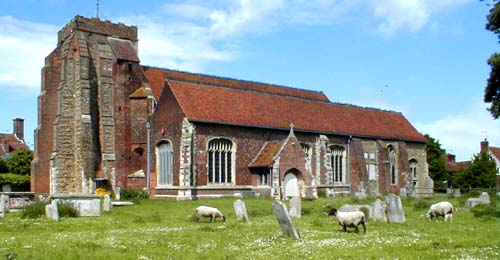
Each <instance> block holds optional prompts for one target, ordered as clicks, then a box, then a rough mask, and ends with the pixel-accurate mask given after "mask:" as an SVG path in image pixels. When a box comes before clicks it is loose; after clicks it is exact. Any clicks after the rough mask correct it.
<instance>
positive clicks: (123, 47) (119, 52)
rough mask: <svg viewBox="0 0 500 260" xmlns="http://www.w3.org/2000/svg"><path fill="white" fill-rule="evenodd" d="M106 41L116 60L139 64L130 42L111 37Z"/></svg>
mask: <svg viewBox="0 0 500 260" xmlns="http://www.w3.org/2000/svg"><path fill="white" fill-rule="evenodd" d="M108 41H109V44H110V45H111V48H112V49H113V52H114V53H115V56H116V58H117V59H119V60H126V61H133V62H140V60H139V57H137V51H136V50H135V48H134V47H133V46H132V42H131V41H129V40H123V39H118V38H112V37H108Z"/></svg>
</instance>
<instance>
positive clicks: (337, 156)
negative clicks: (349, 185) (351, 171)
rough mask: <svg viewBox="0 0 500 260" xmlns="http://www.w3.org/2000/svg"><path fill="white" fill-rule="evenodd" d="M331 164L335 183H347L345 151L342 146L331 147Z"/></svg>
mask: <svg viewBox="0 0 500 260" xmlns="http://www.w3.org/2000/svg"><path fill="white" fill-rule="evenodd" d="M330 152H331V155H330V164H331V166H332V175H333V182H334V183H345V182H346V177H345V163H346V162H345V160H346V155H345V149H344V147H342V146H340V145H332V146H330Z"/></svg>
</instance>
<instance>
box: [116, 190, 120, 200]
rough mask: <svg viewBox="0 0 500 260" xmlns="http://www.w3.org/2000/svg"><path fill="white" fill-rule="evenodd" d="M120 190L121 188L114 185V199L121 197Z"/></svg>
mask: <svg viewBox="0 0 500 260" xmlns="http://www.w3.org/2000/svg"><path fill="white" fill-rule="evenodd" d="M120 192H121V188H120V187H116V188H115V200H120V198H121V194H120Z"/></svg>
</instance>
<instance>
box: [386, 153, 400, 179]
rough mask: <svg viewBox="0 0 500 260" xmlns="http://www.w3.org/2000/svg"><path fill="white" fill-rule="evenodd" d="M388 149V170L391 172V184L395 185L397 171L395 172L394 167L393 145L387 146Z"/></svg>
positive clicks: (395, 168)
mask: <svg viewBox="0 0 500 260" xmlns="http://www.w3.org/2000/svg"><path fill="white" fill-rule="evenodd" d="M387 150H388V153H389V154H388V155H389V171H390V174H391V184H392V185H396V184H398V173H397V167H396V151H395V150H394V147H393V146H392V145H389V146H388V147H387Z"/></svg>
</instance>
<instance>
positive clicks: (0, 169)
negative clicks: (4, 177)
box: [0, 158, 9, 173]
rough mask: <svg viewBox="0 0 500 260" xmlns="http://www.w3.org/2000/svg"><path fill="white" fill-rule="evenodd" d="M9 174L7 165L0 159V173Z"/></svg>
mask: <svg viewBox="0 0 500 260" xmlns="http://www.w3.org/2000/svg"><path fill="white" fill-rule="evenodd" d="M7 172H9V168H7V163H6V162H5V161H4V160H3V159H2V158H0V173H7Z"/></svg>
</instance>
